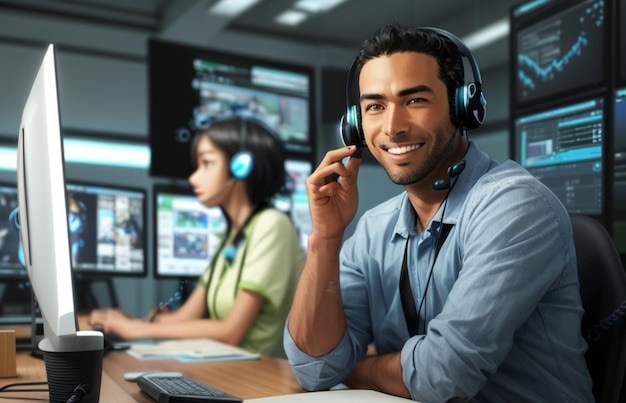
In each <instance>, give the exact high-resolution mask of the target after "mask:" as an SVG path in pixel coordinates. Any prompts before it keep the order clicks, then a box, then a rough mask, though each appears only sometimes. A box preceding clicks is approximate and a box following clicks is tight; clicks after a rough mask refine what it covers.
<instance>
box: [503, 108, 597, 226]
mask: <svg viewBox="0 0 626 403" xmlns="http://www.w3.org/2000/svg"><path fill="white" fill-rule="evenodd" d="M604 105H605V102H604V99H603V98H600V97H598V98H593V99H589V100H585V101H580V102H576V103H570V104H566V105H563V106H560V107H555V108H553V109H547V110H543V111H540V112H534V113H531V114H526V115H524V116H520V117H518V118H516V119H515V121H514V129H513V135H514V138H513V141H512V143H513V144H514V145H515V159H516V160H517V161H518V162H519V163H520V164H521V165H523V166H524V167H526V168H527V169H528V170H529V171H530V173H532V174H533V175H534V176H536V177H537V178H539V179H540V180H541V181H542V182H543V183H544V184H546V185H547V186H548V187H549V188H550V189H551V190H552V191H553V192H554V193H555V194H556V195H557V196H558V197H559V199H560V200H561V202H562V203H563V204H564V205H565V207H566V208H567V210H568V211H569V212H571V213H585V214H589V215H602V214H603V213H604V211H603V205H604V190H603V189H604V186H603V183H604V175H603V161H602V156H603V140H604V128H605V115H606V114H605V106H604Z"/></svg>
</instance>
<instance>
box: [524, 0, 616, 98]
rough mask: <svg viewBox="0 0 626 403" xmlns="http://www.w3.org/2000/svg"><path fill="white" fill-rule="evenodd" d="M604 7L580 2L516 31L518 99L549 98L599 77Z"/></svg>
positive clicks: (593, 0)
mask: <svg viewBox="0 0 626 403" xmlns="http://www.w3.org/2000/svg"><path fill="white" fill-rule="evenodd" d="M604 7H605V6H604V0H588V1H584V2H582V3H580V4H578V5H575V6H572V7H569V8H567V9H566V10H563V11H561V12H559V13H557V14H555V15H553V16H551V17H549V18H547V19H545V20H543V21H540V22H537V23H534V24H532V25H530V26H528V27H526V28H523V29H520V31H519V32H518V35H517V49H518V50H517V78H516V80H517V82H518V86H517V88H518V90H517V98H518V99H523V100H530V99H534V98H538V97H541V96H548V95H553V94H556V93H559V92H561V91H565V90H570V89H573V88H574V87H578V86H583V85H588V84H591V83H594V82H597V81H599V80H600V79H601V78H602V76H603V67H602V66H603V63H602V61H603V60H604V58H603V55H604V50H603V45H602V40H603V32H604V23H605V18H604ZM545 84H548V85H545Z"/></svg>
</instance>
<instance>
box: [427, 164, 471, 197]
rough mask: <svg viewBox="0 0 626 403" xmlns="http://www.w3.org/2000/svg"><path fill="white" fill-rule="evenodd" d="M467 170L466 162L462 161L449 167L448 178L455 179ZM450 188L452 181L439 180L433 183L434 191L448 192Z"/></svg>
mask: <svg viewBox="0 0 626 403" xmlns="http://www.w3.org/2000/svg"><path fill="white" fill-rule="evenodd" d="M464 169H465V160H461V161H459V162H456V163H454V164H453V165H451V166H449V167H448V176H449V177H450V178H455V177H457V176H459V175H460V174H461V172H463V170H464ZM449 187H450V181H449V180H445V179H437V180H436V181H435V182H434V183H433V189H435V190H446V189H448V188H449Z"/></svg>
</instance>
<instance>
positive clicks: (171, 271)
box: [152, 159, 312, 279]
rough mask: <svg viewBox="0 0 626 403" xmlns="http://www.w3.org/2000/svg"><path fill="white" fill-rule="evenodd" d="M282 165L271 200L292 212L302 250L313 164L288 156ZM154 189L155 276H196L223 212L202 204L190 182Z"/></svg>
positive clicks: (213, 246) (217, 237)
mask: <svg viewBox="0 0 626 403" xmlns="http://www.w3.org/2000/svg"><path fill="white" fill-rule="evenodd" d="M285 168H286V170H287V183H286V185H285V190H284V191H283V192H281V193H278V194H276V195H275V196H274V198H273V199H272V200H271V204H272V206H273V207H275V208H276V209H278V210H280V211H283V212H284V213H285V214H288V215H289V216H290V217H291V219H292V221H293V223H294V225H295V227H296V228H297V230H298V233H299V235H300V241H301V246H302V248H303V250H306V247H307V240H308V237H309V234H310V233H311V229H312V223H311V215H310V213H309V203H308V198H307V194H306V186H305V180H306V178H307V177H308V176H309V175H310V174H311V170H312V163H311V162H310V161H308V160H296V159H287V160H286V161H285ZM152 194H153V199H154V206H155V207H154V221H153V222H154V231H155V233H154V239H155V240H156V247H155V248H154V251H155V255H154V262H155V263H154V268H155V276H156V277H157V278H164V277H175V278H179V279H197V278H198V277H199V276H201V275H202V273H204V272H205V271H206V270H207V268H208V266H209V263H210V261H211V259H212V258H213V255H214V254H215V253H216V251H217V249H218V248H219V245H220V242H221V240H222V239H223V236H224V233H225V231H226V229H227V223H226V220H225V218H224V216H223V215H222V211H221V210H220V208H219V207H206V206H204V205H202V204H201V203H200V202H199V201H198V199H197V198H196V196H195V195H194V194H193V192H192V191H191V188H190V187H183V186H169V185H155V186H154V189H153V192H152Z"/></svg>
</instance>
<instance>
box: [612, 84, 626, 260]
mask: <svg viewBox="0 0 626 403" xmlns="http://www.w3.org/2000/svg"><path fill="white" fill-rule="evenodd" d="M614 107H615V108H614V115H613V116H614V123H613V133H614V136H613V147H614V151H615V154H614V165H613V230H612V235H613V239H614V240H615V244H616V246H617V249H618V250H619V252H620V254H621V255H622V261H624V263H625V264H626V204H625V203H624V200H626V87H622V88H618V89H617V90H616V91H615V105H614Z"/></svg>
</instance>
